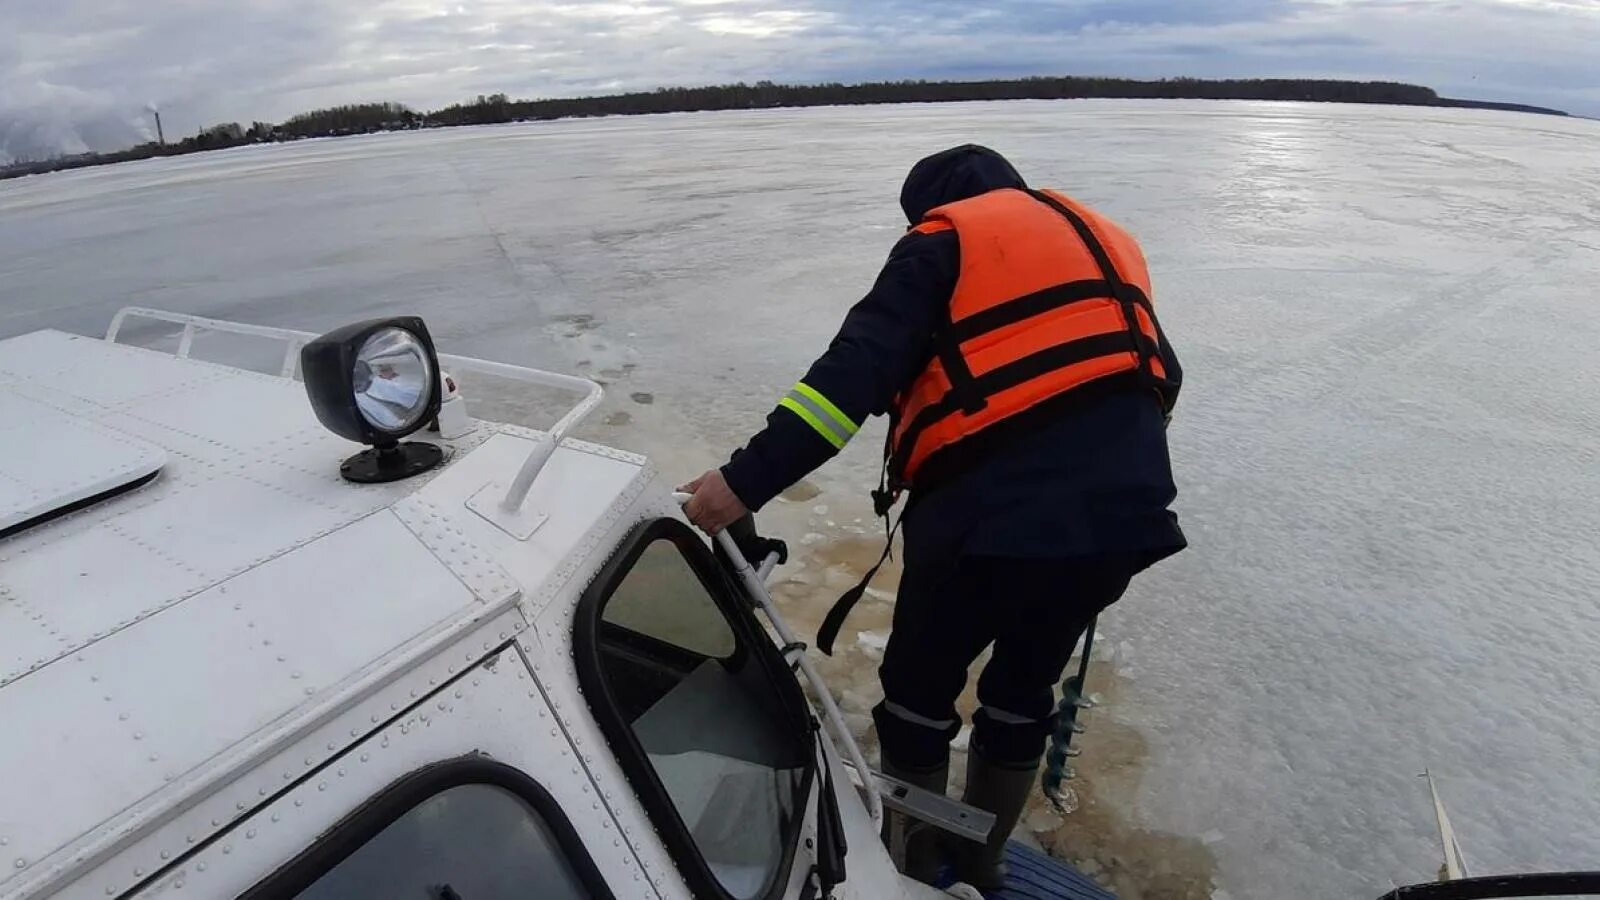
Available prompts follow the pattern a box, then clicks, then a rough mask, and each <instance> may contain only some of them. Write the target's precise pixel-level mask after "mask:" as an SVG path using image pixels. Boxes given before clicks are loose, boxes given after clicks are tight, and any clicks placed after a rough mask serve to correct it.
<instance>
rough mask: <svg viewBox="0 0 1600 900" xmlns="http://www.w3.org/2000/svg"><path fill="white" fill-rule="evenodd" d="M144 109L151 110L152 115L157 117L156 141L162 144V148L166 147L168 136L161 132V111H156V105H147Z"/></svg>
mask: <svg viewBox="0 0 1600 900" xmlns="http://www.w3.org/2000/svg"><path fill="white" fill-rule="evenodd" d="M144 108H145V109H148V110H150V115H152V116H155V117H156V140H158V141H160V142H161V146H163V147H165V146H166V145H167V135H166V133H165V132H163V131H162V130H161V110H159V109H156V105H155V104H154V103H147V104H145V107H144Z"/></svg>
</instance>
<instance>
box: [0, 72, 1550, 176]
mask: <svg viewBox="0 0 1600 900" xmlns="http://www.w3.org/2000/svg"><path fill="white" fill-rule="evenodd" d="M1090 97H1098V98H1118V99H1172V100H1176V99H1199V100H1291V101H1301V102H1329V103H1385V104H1397V105H1404V106H1451V107H1475V108H1482V109H1499V110H1510V111H1516V112H1530V113H1546V114H1550V115H1566V113H1564V112H1561V111H1560V110H1554V109H1547V108H1544V107H1539V106H1528V105H1525V104H1520V103H1494V102H1489V101H1479V100H1456V99H1451V98H1447V97H1440V96H1439V95H1438V94H1437V93H1435V92H1434V90H1433V89H1432V88H1427V87H1422V86H1420V85H1414V84H1401V83H1398V82H1390V81H1335V80H1329V79H1301V78H1250V79H1222V80H1213V79H1201V78H1164V79H1160V80H1157V81H1139V80H1134V79H1128V78H1084V77H1075V76H1068V77H1036V78H1017V79H1010V80H998V81H880V82H870V83H866V84H815V85H795V84H775V83H773V82H770V81H758V82H756V83H755V84H744V83H739V84H723V85H712V86H706V87H676V88H658V89H656V90H654V91H643V92H637V93H631V94H611V95H607V96H601V97H574V98H570V99H560V100H512V99H511V98H509V97H507V96H506V95H505V94H488V95H484V94H479V95H478V97H477V98H476V99H475V100H473V101H471V102H467V103H456V104H452V105H450V106H447V107H445V108H443V109H439V110H434V111H433V112H428V113H419V112H416V111H415V110H412V109H411V108H409V107H407V106H404V105H402V104H399V103H361V104H355V105H349V106H335V107H330V108H328V109H318V110H313V111H311V112H307V113H301V114H299V115H297V116H294V117H292V118H290V119H288V120H287V121H285V122H283V123H282V124H279V125H273V124H271V123H268V122H254V123H252V124H251V125H250V127H249V128H243V127H241V126H240V125H239V124H238V123H236V122H229V123H225V124H221V125H213V126H210V127H208V128H205V129H202V130H201V131H200V132H199V133H198V134H195V135H193V136H191V137H187V138H184V139H183V140H181V141H178V142H176V143H171V144H159V143H155V142H151V143H147V144H140V145H139V146H137V147H130V148H128V149H127V150H119V151H115V152H111V153H82V154H77V155H74V156H63V157H57V158H54V159H48V160H33V161H19V162H15V163H12V164H10V165H7V166H0V178H10V177H16V176H19V175H30V174H36V173H40V172H51V171H56V170H58V169H72V168H78V167H80V166H93V165H101V164H104V163H113V162H124V161H127V160H132V159H145V158H148V157H152V156H175V155H179V154H183V153H194V152H197V151H201V150H217V149H221V148H224V147H235V146H239V145H241V144H252V143H264V142H269V141H287V140H299V139H302V138H310V137H331V136H336V135H348V134H365V133H368V132H374V131H399V130H404V129H413V128H437V127H443V126H451V125H485V124H492V123H499V122H517V121H529V120H548V119H565V118H574V117H584V116H618V115H648V114H651V113H668V112H698V111H706V110H731V109H773V108H777V107H797V106H852V105H863V104H876V103H946V102H955V101H969V100H1067V99H1083V98H1090Z"/></svg>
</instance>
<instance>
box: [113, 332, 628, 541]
mask: <svg viewBox="0 0 1600 900" xmlns="http://www.w3.org/2000/svg"><path fill="white" fill-rule="evenodd" d="M128 319H151V320H154V321H157V322H170V323H172V324H175V325H182V326H183V331H182V332H181V333H180V335H179V336H178V352H177V356H178V358H179V359H188V358H189V351H190V349H191V348H192V346H193V344H194V333H195V330H196V329H201V328H203V329H205V330H207V331H221V332H226V333H229V334H243V335H249V336H251V337H259V338H266V339H268V340H277V341H284V342H285V343H286V344H287V346H286V347H285V348H284V352H283V365H282V366H281V367H280V368H279V371H278V374H279V376H281V377H283V378H293V377H294V374H295V371H296V370H297V369H298V368H299V366H300V348H302V347H304V346H305V345H306V344H307V343H309V342H310V341H313V340H315V339H316V338H317V337H318V335H316V334H313V333H311V332H309V331H295V330H293V329H290V328H273V327H271V326H269V325H247V324H245V323H242V322H228V321H225V320H222V319H208V318H206V317H204V316H192V315H189V314H187V313H177V312H167V311H166V310H160V309H147V308H145V307H142V306H126V307H123V308H122V309H120V310H118V311H117V314H116V315H115V316H113V317H112V319H111V327H109V328H107V329H106V341H107V342H108V343H112V344H115V343H116V342H117V336H118V335H119V334H121V332H122V326H123V324H124V322H126V321H127V320H128ZM439 363H440V364H441V366H448V367H450V368H451V369H453V370H455V371H458V372H477V373H478V374H480V375H494V376H498V377H501V378H509V379H512V380H514V381H521V382H524V383H526V384H536V385H539V386H540V387H549V388H556V389H558V390H565V391H573V392H576V393H580V394H583V399H582V400H579V401H578V402H577V403H576V404H575V405H573V406H572V408H571V409H569V410H567V412H566V413H565V414H563V415H562V416H561V418H559V419H557V420H556V423H555V424H554V425H552V426H551V427H550V429H549V431H547V432H546V433H545V439H544V440H542V441H540V442H539V445H538V446H537V447H535V448H534V449H533V452H531V453H529V454H528V458H527V459H526V460H525V461H524V462H523V463H522V468H521V469H519V470H518V471H517V476H516V478H515V479H513V480H512V482H511V488H510V490H508V491H506V496H505V499H503V500H501V501H500V506H501V508H502V509H504V510H506V511H508V512H515V511H516V510H518V509H520V508H521V507H522V503H523V501H524V500H526V499H527V497H528V491H529V490H530V489H531V488H532V487H533V481H534V479H535V478H537V477H538V475H539V472H540V470H541V469H543V468H544V465H545V463H547V462H549V461H550V457H551V456H552V455H553V454H554V453H555V451H556V448H557V447H559V446H560V445H561V442H562V441H563V440H565V439H566V438H567V436H568V435H569V434H571V433H572V431H573V430H574V429H575V428H577V427H578V424H579V423H580V422H582V421H583V420H584V419H585V418H587V417H588V416H589V414H590V413H592V412H594V411H595V408H596V407H598V406H599V405H600V401H601V400H603V399H604V398H605V389H604V388H602V387H601V386H600V384H599V383H598V382H596V381H593V380H590V379H588V378H581V377H578V376H576V375H563V374H561V373H559V372H547V371H545V370H543V369H530V368H527V367H525V366H514V365H511V364H510V363H501V362H491V361H490V360H486V359H474V358H472V357H470V356H456V355H454V354H449V353H440V354H439Z"/></svg>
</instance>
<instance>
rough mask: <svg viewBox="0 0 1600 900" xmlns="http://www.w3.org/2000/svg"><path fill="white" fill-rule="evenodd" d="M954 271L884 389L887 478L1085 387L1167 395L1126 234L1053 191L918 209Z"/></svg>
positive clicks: (1013, 425) (900, 478) (1007, 429)
mask: <svg viewBox="0 0 1600 900" xmlns="http://www.w3.org/2000/svg"><path fill="white" fill-rule="evenodd" d="M952 229H953V230H954V231H955V233H956V237H957V239H958V240H959V241H960V247H961V269H960V274H959V276H958V278H957V281H956V288H955V293H954V294H953V295H952V297H951V300H950V317H949V321H948V323H947V324H946V326H945V327H944V328H942V333H941V334H938V335H936V336H935V346H936V348H937V352H936V353H935V354H934V357H933V359H932V361H931V362H929V363H928V366H927V368H925V369H924V370H923V371H922V373H921V374H920V375H918V376H917V378H916V379H915V380H913V382H912V384H911V386H910V388H908V389H907V390H906V391H905V393H903V394H902V395H901V396H900V397H898V398H897V399H896V402H895V408H894V419H893V422H892V425H891V431H890V438H889V446H888V448H887V454H888V466H889V475H890V479H891V485H892V486H894V488H895V489H896V490H898V489H899V488H904V487H913V488H915V487H920V486H923V485H925V484H931V483H935V482H937V481H938V480H939V479H940V478H942V477H945V475H946V474H947V473H949V472H952V471H955V470H957V469H959V468H960V467H962V466H964V465H967V464H969V463H970V462H972V461H975V460H976V459H978V458H981V456H982V455H983V454H984V453H985V452H986V451H987V450H988V449H990V448H991V447H993V446H994V444H995V443H997V442H1003V441H1004V440H1005V439H1006V437H1007V436H1008V435H1009V434H1012V433H1015V432H1017V431H1019V430H1021V429H1026V428H1029V427H1035V426H1037V425H1038V424H1039V423H1040V421H1041V420H1042V419H1044V418H1048V417H1050V416H1051V415H1059V414H1060V411H1061V410H1063V409H1065V408H1067V407H1068V406H1069V405H1070V404H1072V403H1074V402H1078V401H1081V400H1082V399H1083V398H1084V397H1086V396H1089V395H1090V394H1092V393H1098V392H1103V391H1107V390H1127V389H1147V390H1151V391H1153V392H1154V396H1155V397H1156V399H1158V400H1159V401H1160V402H1161V404H1162V405H1163V407H1164V408H1167V407H1170V398H1171V390H1170V388H1171V385H1170V383H1169V382H1168V381H1167V369H1166V366H1165V364H1164V363H1163V362H1162V359H1161V350H1160V330H1159V326H1158V325H1157V323H1156V318H1155V310H1154V308H1153V307H1152V306H1151V302H1150V293H1151V291H1150V273H1149V272H1148V270H1147V269H1146V268H1145V261H1144V254H1143V253H1142V252H1140V250H1139V245H1138V243H1137V242H1135V241H1134V239H1133V238H1132V237H1130V236H1129V235H1128V233H1127V232H1125V231H1123V230H1122V228H1120V227H1119V226H1117V225H1116V223H1114V222H1112V221H1111V220H1110V219H1107V218H1106V217H1104V216H1102V215H1100V214H1099V213H1097V212H1095V211H1094V210H1092V209H1089V208H1088V207H1087V206H1084V205H1083V204H1080V203H1078V202H1077V201H1075V200H1073V199H1071V198H1070V197H1067V196H1065V195H1062V194H1059V193H1055V192H1053V191H1022V190H1015V189H1009V188H1008V189H1003V190H996V191H990V192H989V193H986V194H983V195H981V196H978V197H973V198H971V199H968V200H961V201H959V202H956V203H951V204H948V205H946V206H941V207H938V208H937V209H934V210H931V211H930V212H929V213H928V214H927V216H926V217H925V218H924V219H923V221H922V223H921V224H920V225H918V226H917V227H916V228H915V229H914V230H915V231H918V232H922V233H924V234H931V233H935V232H940V231H949V230H952Z"/></svg>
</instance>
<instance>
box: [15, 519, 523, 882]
mask: <svg viewBox="0 0 1600 900" xmlns="http://www.w3.org/2000/svg"><path fill="white" fill-rule="evenodd" d="M512 596H514V595H512ZM506 599H508V600H509V599H510V598H509V597H508V598H506ZM479 602H480V601H479V600H478V598H477V597H475V596H474V594H473V593H472V592H471V591H469V590H467V588H466V587H465V586H463V585H462V584H461V582H460V581H459V580H458V579H457V578H456V577H455V576H454V575H453V574H452V573H451V572H450V570H449V569H448V568H446V567H445V566H444V565H443V564H441V563H440V562H439V561H438V560H437V559H436V558H435V557H434V556H433V555H432V554H431V553H430V552H428V551H427V549H426V548H424V547H422V546H421V545H420V544H419V543H418V542H417V541H416V540H415V538H414V537H413V536H412V535H411V533H410V532H409V531H408V530H407V529H406V528H405V526H404V525H402V524H401V523H400V522H399V521H398V520H397V519H396V518H395V517H394V515H393V514H392V513H389V512H380V513H376V514H374V515H372V516H369V517H368V518H365V519H363V520H361V521H360V522H357V523H356V524H354V525H351V526H349V527H347V528H344V529H341V530H339V531H337V532H335V533H333V534H331V535H329V536H328V537H326V538H323V539H322V540H318V541H314V542H312V543H310V544H307V545H306V546H304V547H302V548H300V549H299V550H298V551H297V552H295V553H291V554H286V555H283V556H279V557H277V558H275V559H272V560H270V561H268V562H266V563H265V564H262V565H259V566H256V567H254V568H251V569H249V570H248V571H246V572H244V573H242V574H240V575H238V576H236V577H234V578H232V579H230V580H229V581H227V582H225V583H223V584H219V585H217V586H216V587H213V588H211V589H209V590H207V591H205V592H204V593H202V594H200V595H198V596H196V597H194V598H192V600H191V601H190V602H186V603H183V604H179V605H177V606H176V607H174V608H172V609H169V610H167V611H165V612H164V613H163V614H162V615H159V616H155V617H153V618H150V619H148V620H146V621H144V622H141V623H140V624H139V625H138V626H137V627H131V628H125V629H123V630H121V631H118V632H116V633H114V634H112V635H110V636H109V637H106V638H104V639H103V640H101V641H100V642H99V643H97V644H96V645H95V647H94V648H93V651H92V652H89V653H79V654H75V655H74V656H73V657H72V658H71V659H64V660H62V661H61V662H58V663H56V664H54V665H51V666H46V667H45V668H43V669H40V670H38V671H36V672H34V673H33V674H32V675H30V676H28V677H27V678H24V679H22V680H20V681H17V682H14V683H12V684H11V685H9V686H7V687H6V689H5V690H3V691H0V721H4V722H11V723H28V727H25V728H19V729H15V730H13V731H12V732H11V733H10V734H9V736H8V738H7V740H5V741H3V742H0V772H6V773H8V777H7V778H5V779H3V780H0V835H3V836H6V837H7V838H8V840H9V843H8V845H7V846H6V848H5V854H6V856H7V858H8V859H9V861H10V867H11V870H12V871H11V873H10V874H14V875H15V876H16V878H17V879H18V881H19V882H21V883H22V884H27V883H29V882H32V881H34V880H36V879H48V878H49V877H51V876H52V874H54V870H55V869H56V868H58V867H59V865H60V864H61V863H60V861H59V860H57V861H53V862H47V863H46V865H45V867H44V868H45V870H44V871H41V872H34V871H32V870H33V869H34V867H35V864H36V863H39V862H40V861H41V860H44V859H45V858H46V857H48V856H51V855H52V854H57V852H58V850H60V848H63V847H67V846H68V845H70V844H72V843H73V842H75V841H79V840H80V839H83V838H84V836H85V834H86V833H89V832H91V831H92V830H94V829H95V828H96V826H98V825H100V824H101V823H102V822H103V821H105V820H107V819H108V818H112V819H113V820H114V819H115V815H114V814H118V813H124V814H125V815H130V816H134V817H135V818H136V817H137V813H138V811H137V810H135V809H134V807H135V806H136V805H137V804H140V803H141V801H148V800H149V799H150V798H152V797H153V795H155V794H157V792H160V791H162V790H163V788H164V787H166V786H167V785H169V784H172V788H171V789H170V790H168V791H167V792H166V793H167V795H168V799H167V801H166V802H168V803H176V801H177V800H179V799H181V795H182V793H183V792H184V787H183V783H184V782H186V781H197V782H198V781H203V780H204V779H206V778H207V777H209V776H210V775H211V774H213V773H210V772H208V771H207V767H206V764H207V762H208V761H209V760H212V759H213V758H215V757H217V756H219V755H220V754H222V753H223V752H224V751H226V750H228V749H229V748H230V747H234V746H235V745H239V744H242V743H245V742H247V740H248V739H250V738H251V737H252V736H257V735H259V734H260V733H261V732H263V731H264V730H267V729H269V728H270V727H271V726H273V725H275V724H281V723H282V720H284V719H285V718H286V717H288V716H290V715H291V714H292V713H294V712H295V710H296V709H297V708H299V707H302V706H304V705H306V704H308V703H312V702H314V700H315V698H316V696H317V695H319V694H320V693H323V692H334V691H336V690H337V689H339V688H340V687H341V685H343V684H344V683H346V682H349V681H350V680H352V679H355V678H356V677H358V675H359V674H360V673H361V672H362V671H363V670H365V669H368V668H369V667H371V666H373V665H375V663H377V662H379V661H382V660H384V659H385V658H387V657H388V656H389V655H390V654H392V653H393V652H394V651H395V650H396V649H397V648H400V647H402V646H403V645H405V644H406V643H407V642H408V641H411V640H413V639H415V638H417V637H418V636H420V635H423V634H424V633H425V632H427V631H428V630H429V629H430V628H432V627H435V626H437V625H438V624H439V623H441V622H443V621H446V620H449V619H451V618H452V617H456V616H459V615H460V614H461V612H462V611H463V610H464V609H468V608H470V607H472V606H473V605H475V604H477V603H479ZM21 773H25V774H26V777H22V778H15V777H9V776H10V775H11V774H21ZM174 782H177V784H173V783H174ZM193 787H194V786H193V785H191V789H192V788H193ZM157 805H160V804H157ZM113 830H114V829H113ZM67 854H68V855H71V854H70V851H67ZM12 887H13V885H12V884H9V883H7V882H0V896H5V895H6V894H8V893H9V890H10V889H11V888H12Z"/></svg>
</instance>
